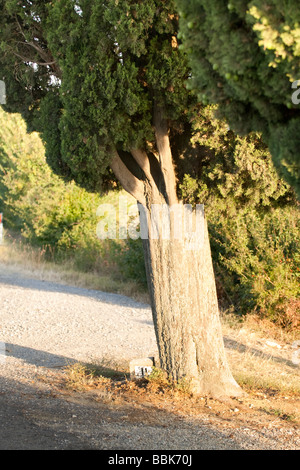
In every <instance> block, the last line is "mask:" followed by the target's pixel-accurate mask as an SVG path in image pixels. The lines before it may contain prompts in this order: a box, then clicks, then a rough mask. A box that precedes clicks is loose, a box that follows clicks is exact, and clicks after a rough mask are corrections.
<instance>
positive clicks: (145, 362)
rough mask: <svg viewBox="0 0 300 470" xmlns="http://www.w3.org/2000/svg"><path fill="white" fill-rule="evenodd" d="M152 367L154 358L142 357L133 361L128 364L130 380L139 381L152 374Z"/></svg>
mask: <svg viewBox="0 0 300 470" xmlns="http://www.w3.org/2000/svg"><path fill="white" fill-rule="evenodd" d="M153 366H154V357H142V358H140V359H133V360H132V361H130V363H129V372H130V377H131V378H132V379H140V378H142V377H147V375H150V374H151V372H152V367H153Z"/></svg>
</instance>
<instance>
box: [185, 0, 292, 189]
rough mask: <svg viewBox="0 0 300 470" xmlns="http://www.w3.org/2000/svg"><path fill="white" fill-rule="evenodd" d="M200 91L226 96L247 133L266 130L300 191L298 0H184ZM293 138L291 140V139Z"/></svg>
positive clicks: (228, 109) (278, 162)
mask: <svg viewBox="0 0 300 470" xmlns="http://www.w3.org/2000/svg"><path fill="white" fill-rule="evenodd" d="M177 5H178V8H179V10H180V16H181V20H180V32H181V37H182V41H183V45H184V49H185V50H186V51H188V53H189V61H190V65H191V68H192V75H193V78H192V80H191V83H190V87H191V88H192V89H194V90H195V91H196V93H197V94H198V99H199V100H201V101H202V102H203V100H205V101H206V102H207V103H215V104H218V105H219V107H218V116H225V117H226V118H227V119H228V122H229V124H230V126H231V127H232V129H233V130H234V131H236V132H238V133H241V134H248V133H249V132H251V131H255V132H257V131H258V132H261V133H262V134H263V139H264V141H265V143H266V144H267V145H269V147H270V149H271V152H272V157H273V161H274V164H275V166H276V168H277V169H278V171H279V174H280V175H281V176H284V178H285V179H286V181H288V182H289V183H290V184H292V185H293V186H294V187H295V189H296V190H297V192H298V194H300V183H299V182H300V157H299V143H298V140H299V137H298V136H299V133H300V111H299V105H297V104H293V103H292V92H293V89H292V83H293V82H295V81H296V80H299V79H300V60H299V58H300V11H299V8H298V3H297V1H296V0H293V1H289V2H281V1H280V0H270V1H268V2H263V1H262V0H252V1H247V0H232V1H230V2H228V1H227V0H209V1H208V0H177ZM287 144H288V146H287Z"/></svg>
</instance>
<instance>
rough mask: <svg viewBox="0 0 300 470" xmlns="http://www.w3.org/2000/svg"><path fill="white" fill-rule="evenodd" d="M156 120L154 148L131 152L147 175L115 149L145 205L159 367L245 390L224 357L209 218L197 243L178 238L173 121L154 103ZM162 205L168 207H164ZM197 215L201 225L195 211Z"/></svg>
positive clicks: (228, 391)
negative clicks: (169, 123)
mask: <svg viewBox="0 0 300 470" xmlns="http://www.w3.org/2000/svg"><path fill="white" fill-rule="evenodd" d="M153 124H154V130H155V138H156V153H155V154H154V153H152V154H151V155H150V154H149V155H147V153H146V152H145V150H142V149H132V150H131V157H130V158H131V159H132V157H133V159H134V161H135V164H137V165H138V167H139V169H140V170H141V171H142V174H143V178H142V179H139V178H138V177H137V176H134V174H133V173H132V172H131V171H130V170H129V167H131V166H132V161H131V162H130V159H129V160H128V165H126V158H129V156H127V157H126V155H125V156H124V155H123V158H122V159H121V158H120V156H119V155H118V153H117V152H115V158H114V160H113V162H112V169H113V171H114V172H115V175H116V176H117V178H118V179H119V180H120V182H121V183H122V185H123V187H124V188H125V189H126V190H127V191H128V192H129V193H130V194H132V195H133V196H134V197H135V198H136V199H137V201H138V202H139V203H140V221H141V232H142V233H143V234H144V237H143V236H142V238H143V244H144V254H145V264H146V272H147V279H148V287H149V292H150V297H151V306H152V312H153V320H154V327H155V333H156V338H157V344H158V350H159V356H160V367H161V368H162V369H164V370H165V371H166V372H167V373H168V375H169V376H170V377H171V378H172V379H173V380H174V381H176V382H178V381H181V380H184V381H187V382H188V383H189V385H190V387H191V390H192V391H193V392H194V393H197V394H203V395H212V396H214V397H221V396H238V395H242V394H243V393H242V390H241V388H240V387H239V386H238V384H237V383H236V382H235V380H234V379H233V377H232V375H231V372H230V370H229V367H228V363H227V359H226V355H225V350H224V343H223V336H222V331H221V324H220V318H219V308H218V301H217V293H216V286H215V278H214V272H213V266H212V258H211V252H210V245H209V238H208V231H207V223H206V220H205V217H204V215H203V217H200V225H199V226H198V228H197V230H195V239H194V241H193V243H188V240H189V236H190V234H189V233H188V230H182V231H181V236H180V235H179V236H178V229H182V228H184V223H183V221H182V219H181V221H180V222H179V223H178V219H177V223H176V217H173V216H171V217H170V214H171V213H172V209H173V208H174V207H175V212H176V208H177V209H178V208H182V205H181V204H180V203H179V202H178V199H177V193H176V177H175V170H174V165H173V162H172V152H171V146H170V141H169V132H168V126H167V123H166V120H165V119H164V117H163V112H162V110H161V109H160V108H159V107H156V106H154V123H153ZM129 163H130V165H129ZM135 173H136V172H135ZM136 175H137V173H136ZM163 207H164V208H165V209H167V210H166V211H164V210H162V209H163ZM159 212H160V213H161V220H159V216H158V215H157V214H159ZM193 218H194V219H193V220H194V223H195V222H196V212H194V216H193ZM198 221H199V219H198ZM159 222H160V223H159ZM179 231H180V230H179ZM145 234H147V236H145Z"/></svg>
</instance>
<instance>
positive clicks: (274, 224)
mask: <svg viewBox="0 0 300 470" xmlns="http://www.w3.org/2000/svg"><path fill="white" fill-rule="evenodd" d="M208 217H209V226H210V235H211V246H212V253H213V259H214V265H215V270H216V274H217V276H218V277H219V278H220V279H221V284H222V287H223V289H225V291H226V293H227V298H230V299H231V301H232V303H233V304H234V305H235V306H236V308H237V309H238V310H239V311H240V312H242V313H249V312H251V311H257V312H259V313H260V314H261V315H262V316H266V317H268V318H269V319H270V320H272V321H274V322H276V323H278V324H280V325H281V326H286V327H288V326H293V327H295V328H297V327H299V326H300V310H298V313H297V306H298V307H299V302H300V297H299V280H300V244H299V242H300V231H299V229H300V213H299V209H298V207H285V208H272V209H271V210H270V211H268V212H267V213H263V214H259V213H257V211H255V210H252V211H247V212H244V213H243V212H237V213H236V215H235V217H224V216H223V217H220V214H219V213H218V212H217V211H212V210H211V211H210V213H209V216H208Z"/></svg>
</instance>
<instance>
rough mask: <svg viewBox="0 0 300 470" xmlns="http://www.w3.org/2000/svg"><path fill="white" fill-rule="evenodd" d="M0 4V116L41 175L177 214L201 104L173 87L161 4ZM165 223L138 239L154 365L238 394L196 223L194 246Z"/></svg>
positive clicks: (176, 74)
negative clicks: (22, 130)
mask: <svg viewBox="0 0 300 470" xmlns="http://www.w3.org/2000/svg"><path fill="white" fill-rule="evenodd" d="M0 4H1V7H2V8H1V18H0V25H1V28H0V31H1V33H0V39H1V41H0V44H1V57H0V76H1V78H2V77H3V79H4V80H5V82H6V84H7V105H6V106H5V109H6V110H8V111H18V112H21V113H22V115H23V116H24V117H25V119H26V121H27V123H28V125H29V129H36V130H39V131H40V132H41V133H42V136H43V139H44V140H45V142H46V154H47V160H48V162H49V163H50V165H51V167H52V168H53V169H54V170H55V171H56V172H57V173H58V174H60V175H62V176H63V177H64V178H65V179H75V180H76V181H77V182H78V183H79V184H80V185H82V186H84V187H85V188H87V189H88V190H90V191H101V190H102V189H103V185H104V184H106V183H108V182H109V181H113V180H114V179H115V177H116V178H117V179H118V180H119V181H120V183H121V184H122V186H123V187H124V188H125V190H127V191H128V192H129V193H130V194H132V195H133V196H134V197H135V198H136V200H137V201H138V202H139V203H140V204H141V205H142V207H144V208H147V209H148V216H149V214H152V212H151V211H152V208H153V204H159V205H162V204H163V205H165V206H166V207H167V208H171V207H172V206H174V205H179V206H180V200H179V198H178V186H179V184H180V181H181V180H182V178H183V175H182V173H180V172H179V171H178V172H177V169H179V168H180V166H179V165H178V162H179V161H181V160H182V159H188V158H189V156H192V155H193V156H195V155H197V144H195V143H193V142H192V141H191V137H192V134H193V120H194V119H195V117H196V116H197V114H198V111H199V109H200V108H201V106H200V105H198V104H197V100H196V99H195V96H194V95H193V94H192V93H190V91H189V90H188V89H187V88H186V86H185V83H186V81H187V80H188V78H189V75H190V70H189V67H188V65H187V61H186V55H185V53H183V52H182V51H180V49H179V48H178V41H177V31H178V15H177V12H176V9H175V7H174V3H173V1H171V0H170V1H156V0H146V1H144V2H138V1H128V0H119V1H116V0H104V1H101V2H99V1H91V0H81V1H76V2H75V1H73V0H54V1H53V0H52V1H37V0H32V1H30V2H28V1H25V0H24V1H19V0H7V1H3V0H2V1H1V2H0ZM112 172H113V173H112ZM113 174H114V175H115V176H113ZM171 219H172V218H171ZM148 222H149V223H150V221H149V220H148ZM170 225H171V227H170V234H171V236H170V239H168V240H165V239H163V235H162V233H160V234H159V237H158V239H155V238H153V237H151V236H150V237H149V238H148V239H145V240H143V242H144V252H145V263H146V271H147V278H148V284H149V290H150V297H151V304H152V311H153V319H154V325H155V332H156V337H157V344H158V349H159V354H160V363H161V364H160V365H161V367H162V368H163V369H165V370H166V371H167V373H168V374H169V376H170V377H171V378H172V379H173V380H175V381H181V380H187V381H188V382H189V383H190V386H191V388H192V390H193V391H194V392H195V393H202V394H203V393H204V394H212V395H214V396H220V395H238V394H240V393H241V390H240V388H239V386H238V385H237V383H236V382H235V380H234V379H233V377H232V375H231V372H230V370H229V367H228V363H227V360H226V356H225V351H224V345H223V338H222V332H221V327H220V320H219V310H218V302H217V296H216V286H215V280H214V273H213V267H212V260H211V252H210V246H209V240H208V232H207V224H206V221H205V220H204V225H203V233H204V238H203V243H202V244H201V245H198V246H197V247H196V248H195V249H186V246H185V244H184V242H183V240H178V239H177V238H176V237H175V236H174V230H175V226H174V223H173V222H172V221H171V224H170Z"/></svg>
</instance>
